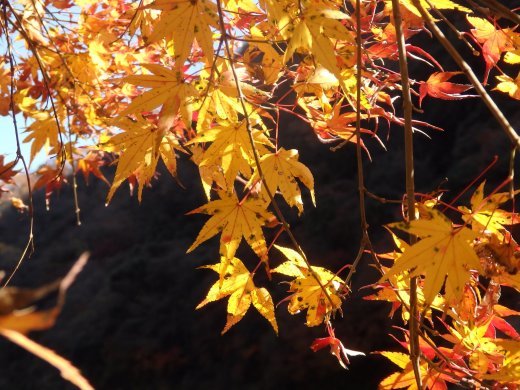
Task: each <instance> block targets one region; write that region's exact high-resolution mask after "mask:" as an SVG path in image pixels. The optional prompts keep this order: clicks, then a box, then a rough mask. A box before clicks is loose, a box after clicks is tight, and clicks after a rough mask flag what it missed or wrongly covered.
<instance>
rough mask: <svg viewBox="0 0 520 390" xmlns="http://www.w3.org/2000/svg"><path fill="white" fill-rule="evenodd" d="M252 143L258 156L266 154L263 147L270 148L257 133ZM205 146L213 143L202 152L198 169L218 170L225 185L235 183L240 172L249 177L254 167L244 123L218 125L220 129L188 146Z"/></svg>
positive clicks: (269, 144)
mask: <svg viewBox="0 0 520 390" xmlns="http://www.w3.org/2000/svg"><path fill="white" fill-rule="evenodd" d="M253 140H254V141H255V147H256V149H257V151H258V152H259V153H260V154H261V155H262V154H265V153H267V148H266V147H265V146H264V145H268V146H273V145H272V143H271V142H270V141H269V139H268V138H267V137H266V135H265V134H264V133H263V132H262V131H260V130H255V129H254V130H253ZM205 142H212V144H211V145H210V146H209V147H208V149H207V150H206V151H205V152H204V154H203V156H202V160H201V162H200V164H199V166H200V167H203V166H221V167H222V171H223V173H224V177H225V179H226V183H228V184H231V183H233V182H234V181H235V178H236V176H237V175H238V173H239V172H240V173H242V174H243V175H244V176H245V177H247V178H249V177H250V175H251V171H252V168H251V165H252V164H254V151H253V147H252V145H251V141H250V139H249V134H248V128H247V125H246V123H245V121H240V122H238V123H234V122H231V121H220V123H219V125H217V126H214V127H212V128H210V129H207V130H204V131H202V132H201V133H200V134H198V136H197V137H195V138H194V139H192V140H191V141H190V142H189V143H188V145H189V144H194V143H205Z"/></svg>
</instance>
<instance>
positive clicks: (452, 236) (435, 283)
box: [382, 210, 480, 304]
mask: <svg viewBox="0 0 520 390" xmlns="http://www.w3.org/2000/svg"><path fill="white" fill-rule="evenodd" d="M429 217H430V219H419V220H416V221H411V222H409V223H405V222H399V223H393V224H390V225H389V226H390V227H394V228H397V229H399V230H402V231H405V232H407V233H409V234H414V235H416V236H418V237H420V238H422V240H420V241H419V242H417V243H416V244H414V245H412V246H410V247H409V248H407V249H406V251H405V252H404V253H403V255H402V256H400V257H399V258H398V259H397V260H396V262H395V263H394V265H393V266H392V268H390V270H389V271H388V272H387V273H385V275H384V276H383V277H382V280H385V279H389V278H390V277H391V276H393V275H396V274H399V273H401V272H403V271H407V270H410V276H411V277H414V276H419V275H425V281H424V299H425V303H426V304H431V303H432V302H433V300H434V299H435V297H436V296H437V294H438V293H439V292H440V290H441V288H442V286H443V284H444V280H445V279H446V285H445V294H444V297H445V298H446V301H447V302H451V301H452V300H458V299H460V297H461V296H462V294H463V292H464V285H465V284H466V282H467V281H469V278H470V270H473V269H479V268H480V261H479V258H478V256H477V255H476V253H475V251H474V250H473V248H472V247H471V245H470V244H471V242H472V241H473V240H474V239H475V238H476V237H477V234H476V233H475V232H473V231H471V230H470V229H468V228H467V227H465V226H461V227H454V226H453V224H452V222H451V221H450V220H449V219H448V218H447V217H446V216H445V215H444V214H442V213H441V212H439V211H438V210H431V211H430V212H429Z"/></svg>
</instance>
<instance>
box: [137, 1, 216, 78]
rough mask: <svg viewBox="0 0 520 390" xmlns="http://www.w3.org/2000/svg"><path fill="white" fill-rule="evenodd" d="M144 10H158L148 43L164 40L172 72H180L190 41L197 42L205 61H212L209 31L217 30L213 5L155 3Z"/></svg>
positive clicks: (194, 2) (200, 3)
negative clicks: (172, 58) (172, 61)
mask: <svg viewBox="0 0 520 390" xmlns="http://www.w3.org/2000/svg"><path fill="white" fill-rule="evenodd" d="M145 8H151V9H157V10H162V13H161V15H160V16H159V17H158V18H157V20H156V21H155V24H154V29H153V33H152V34H151V35H150V37H149V41H150V42H157V41H159V40H160V39H162V38H166V40H167V41H168V45H169V47H171V48H172V49H173V54H174V56H175V68H176V69H181V67H182V66H183V65H184V62H185V61H186V59H187V58H188V57H189V55H190V52H191V47H192V45H193V40H194V39H197V43H198V44H199V45H200V47H201V48H202V51H203V52H204V55H205V56H206V58H208V59H212V58H213V34H212V32H211V27H213V28H218V15H217V6H216V5H215V3H213V2H212V1H209V0H190V1H187V0H155V1H154V2H153V3H152V4H150V5H148V6H146V7H145ZM208 62H210V61H208Z"/></svg>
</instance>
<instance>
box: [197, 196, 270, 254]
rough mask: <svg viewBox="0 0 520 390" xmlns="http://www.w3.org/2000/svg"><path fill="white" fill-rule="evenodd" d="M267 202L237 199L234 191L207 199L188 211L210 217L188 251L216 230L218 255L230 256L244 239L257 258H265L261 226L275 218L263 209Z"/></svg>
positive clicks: (265, 248) (264, 244)
mask: <svg viewBox="0 0 520 390" xmlns="http://www.w3.org/2000/svg"><path fill="white" fill-rule="evenodd" d="M266 206H267V205H266V203H265V202H263V201H262V200H259V199H251V198H247V199H245V200H241V201H239V200H238V198H237V196H236V194H234V193H233V194H229V193H225V192H221V193H220V199H218V200H214V201H212V202H209V203H207V204H205V205H203V206H201V207H199V208H196V209H195V210H192V211H190V212H189V213H188V214H194V213H204V214H209V215H211V218H210V219H209V220H208V221H207V222H206V223H205V224H204V226H203V227H202V229H201V231H200V232H199V234H198V236H197V239H196V240H195V242H194V243H193V244H192V245H191V246H190V247H189V248H188V250H187V252H191V251H192V250H194V249H195V248H196V247H198V246H199V245H200V244H202V243H203V242H204V241H206V240H208V239H210V238H211V237H213V236H214V235H216V234H218V233H222V235H221V237H220V254H221V256H223V257H225V258H227V259H232V258H233V257H234V256H235V252H236V251H237V249H238V246H239V245H240V242H241V241H242V237H244V238H245V240H246V241H247V243H248V244H249V246H250V247H251V248H252V249H253V251H255V253H256V254H257V255H258V257H260V259H262V260H264V261H267V246H266V243H265V238H264V233H263V232H262V226H264V225H265V224H267V223H269V222H270V221H272V220H273V219H275V217H274V216H273V215H272V214H271V213H270V212H269V211H267V209H266Z"/></svg>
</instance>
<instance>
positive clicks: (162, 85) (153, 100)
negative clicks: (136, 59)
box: [120, 64, 197, 128]
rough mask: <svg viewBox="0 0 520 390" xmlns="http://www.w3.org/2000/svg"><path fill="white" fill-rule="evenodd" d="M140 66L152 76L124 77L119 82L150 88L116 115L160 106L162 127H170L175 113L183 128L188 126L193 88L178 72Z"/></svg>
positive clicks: (191, 108) (150, 66) (194, 91)
mask: <svg viewBox="0 0 520 390" xmlns="http://www.w3.org/2000/svg"><path fill="white" fill-rule="evenodd" d="M141 66H142V67H143V68H145V69H147V70H148V71H150V72H151V73H152V74H142V75H131V76H127V77H125V78H124V79H122V80H121V82H123V83H129V84H133V85H138V86H140V87H145V88H151V89H150V90H148V91H146V92H144V93H142V94H141V95H139V96H137V97H136V98H134V99H133V100H132V102H131V103H130V105H129V106H128V107H127V108H126V109H124V110H123V111H122V112H121V113H120V115H121V116H125V115H128V114H133V113H143V112H147V111H152V110H153V109H154V108H156V107H159V106H163V109H162V110H161V119H162V120H163V122H164V123H165V127H166V128H169V127H170V126H171V124H172V123H173V119H174V117H175V116H176V115H177V114H178V113H180V115H181V117H182V120H183V121H184V123H185V125H186V126H187V127H189V126H191V121H192V115H193V107H192V105H193V100H194V99H195V97H196V96H197V90H196V89H195V87H193V86H192V85H191V84H190V83H188V82H186V81H185V80H184V79H183V75H182V74H181V72H180V71H179V70H172V69H168V68H165V67H163V66H161V65H157V64H141Z"/></svg>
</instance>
